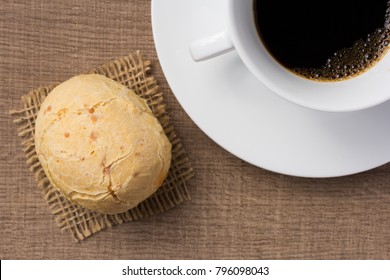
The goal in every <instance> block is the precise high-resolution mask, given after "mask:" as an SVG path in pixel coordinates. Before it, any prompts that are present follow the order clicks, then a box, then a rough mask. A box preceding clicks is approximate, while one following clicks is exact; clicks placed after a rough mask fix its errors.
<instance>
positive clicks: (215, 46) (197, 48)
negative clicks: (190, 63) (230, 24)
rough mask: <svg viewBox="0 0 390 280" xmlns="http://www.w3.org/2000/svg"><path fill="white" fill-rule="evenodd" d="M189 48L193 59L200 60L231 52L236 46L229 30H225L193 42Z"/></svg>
mask: <svg viewBox="0 0 390 280" xmlns="http://www.w3.org/2000/svg"><path fill="white" fill-rule="evenodd" d="M189 49H190V53H191V56H192V59H193V60H194V61H196V62H198V61H204V60H208V59H210V58H213V57H216V56H219V55H221V54H224V53H227V52H230V51H232V50H233V49H234V46H233V42H232V40H231V39H230V36H229V32H228V31H226V30H225V31H223V32H220V33H218V34H214V35H212V36H209V37H206V38H202V39H200V40H196V41H194V42H192V43H191V44H190V47H189Z"/></svg>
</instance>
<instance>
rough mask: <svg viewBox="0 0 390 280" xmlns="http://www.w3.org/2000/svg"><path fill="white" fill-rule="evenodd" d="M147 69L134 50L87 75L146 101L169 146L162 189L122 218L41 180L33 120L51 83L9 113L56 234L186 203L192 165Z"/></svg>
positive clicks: (83, 232)
mask: <svg viewBox="0 0 390 280" xmlns="http://www.w3.org/2000/svg"><path fill="white" fill-rule="evenodd" d="M150 66H151V63H150V61H149V60H145V59H143V58H142V57H141V55H140V52H139V51H137V52H136V53H134V54H133V55H129V56H126V57H123V58H121V59H117V60H115V61H112V62H110V63H108V64H105V65H103V66H100V67H98V68H96V69H94V70H92V71H90V72H89V73H97V74H101V75H105V76H107V77H108V78H111V79H113V80H116V81H118V82H120V83H122V84H124V85H125V86H127V87H129V88H130V89H132V90H133V91H134V92H135V93H136V94H137V95H139V96H141V97H142V98H144V99H146V100H147V102H148V105H149V107H150V109H151V110H152V111H153V113H154V114H155V116H156V117H157V119H158V120H159V121H160V123H161V125H162V127H163V128H164V130H165V133H166V135H167V136H168V139H169V141H170V142H171V144H172V162H171V167H170V170H169V173H168V176H167V178H166V179H165V182H164V184H163V186H162V187H161V188H160V189H159V190H158V191H157V192H156V193H155V194H154V195H152V196H151V197H149V198H148V199H146V200H145V201H143V202H141V203H140V204H139V205H138V206H137V207H135V208H133V209H130V210H129V211H127V212H125V213H122V214H115V215H103V214H99V213H96V212H94V211H90V210H88V209H85V208H84V207H82V206H78V205H75V204H73V203H72V202H70V201H69V200H67V199H66V198H65V197H64V196H63V195H62V194H61V193H60V192H58V191H57V190H56V189H55V188H54V187H53V186H52V185H51V184H50V182H49V180H48V178H47V177H46V175H45V173H44V171H43V169H42V166H41V164H40V162H39V160H38V157H37V154H36V152H35V144H34V131H35V119H36V116H37V114H38V111H39V108H40V106H41V104H42V102H43V100H44V99H45V98H46V96H47V95H48V93H49V92H50V91H51V90H52V89H53V88H54V87H55V86H56V84H54V85H50V86H47V87H40V88H38V89H36V90H33V91H31V92H30V93H28V94H26V95H23V96H22V102H23V109H22V110H17V111H12V112H11V114H12V115H13V116H14V123H15V124H16V125H17V127H18V132H19V136H20V137H21V139H22V145H23V151H24V153H25V154H26V157H27V164H28V166H29V168H30V170H31V172H33V173H34V175H35V178H36V180H37V183H38V186H39V188H41V189H42V192H43V197H44V199H45V200H46V201H47V203H48V204H49V207H50V209H51V211H52V213H53V215H54V216H55V218H56V221H57V223H58V225H59V227H60V228H61V230H67V231H69V232H70V233H71V234H72V236H73V237H74V238H75V239H76V240H77V241H79V240H83V239H84V238H86V237H89V236H91V235H92V234H94V233H96V232H99V231H101V230H103V229H106V228H108V227H112V226H115V225H118V224H122V223H124V222H129V221H134V220H137V219H141V218H145V217H148V216H151V215H154V214H157V213H161V212H163V211H166V210H168V209H170V208H172V207H175V206H176V205H178V204H181V203H182V202H184V201H185V200H188V199H190V195H189V193H188V191H187V181H188V180H189V179H190V178H191V177H192V176H193V170H192V167H191V163H190V162H189V160H188V158H187V155H186V152H185V150H184V149H183V146H182V144H181V142H180V139H179V138H178V137H177V136H176V133H175V131H174V129H173V127H172V125H171V124H170V123H169V117H168V114H167V112H166V111H165V105H164V99H163V95H162V93H161V91H160V90H159V87H158V85H157V82H156V80H155V78H154V77H153V76H152V75H151V74H150Z"/></svg>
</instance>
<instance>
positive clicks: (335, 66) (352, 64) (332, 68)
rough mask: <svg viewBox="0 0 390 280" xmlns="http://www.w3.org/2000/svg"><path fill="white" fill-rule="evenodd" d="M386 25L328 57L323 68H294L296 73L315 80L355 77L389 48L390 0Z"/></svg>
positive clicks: (386, 14)
mask: <svg viewBox="0 0 390 280" xmlns="http://www.w3.org/2000/svg"><path fill="white" fill-rule="evenodd" d="M384 19H385V21H384V25H383V27H380V28H378V29H376V30H375V31H373V32H372V33H370V34H368V35H367V37H366V38H364V39H360V40H358V41H356V42H355V43H354V44H353V45H352V46H351V47H347V48H343V49H341V50H339V51H337V52H335V53H334V54H333V56H331V57H330V58H328V59H327V61H326V62H325V64H324V66H323V67H322V68H292V69H291V70H292V71H293V72H295V73H296V74H298V75H300V76H303V77H306V78H309V79H314V80H320V81H335V80H343V79H346V78H351V77H354V76H356V75H358V74H361V73H362V72H364V71H365V70H367V69H369V68H370V67H371V66H373V65H374V64H375V63H376V62H377V61H379V60H380V58H381V57H382V56H383V55H384V54H385V53H386V52H387V51H388V50H389V44H390V1H388V2H387V9H386V13H385V17H384Z"/></svg>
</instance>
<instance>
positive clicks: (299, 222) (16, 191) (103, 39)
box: [0, 0, 390, 259]
mask: <svg viewBox="0 0 390 280" xmlns="http://www.w3.org/2000/svg"><path fill="white" fill-rule="evenodd" d="M150 5H151V2H150V1H149V0H142V1H138V0H137V1H135V0H131V1H130V0H115V1H111V0H100V1H98V0H96V1H92V0H88V1H82V0H71V1H60V0H53V1H43V0H33V1H31V0H29V1H22V0H18V1H4V0H3V1H1V4H0V98H1V100H0V142H1V143H0V164H1V166H0V182H1V183H0V186H1V189H0V223H1V224H0V236H1V237H0V238H1V242H0V258H1V259H9V258H12V259H58V258H60V259H84V258H86V259H95V258H97V259H170V258H173V259H177V258H178V259H218V258H222V259H243V258H247V259H254V258H256V259H280V258H282V259H292V258H294V259H389V258H390V186H389V184H390V165H389V164H387V165H385V166H382V167H379V168H376V169H374V170H371V171H367V172H364V173H361V174H357V175H352V176H347V177H341V178H331V179H305V178H296V177H289V176H284V175H280V174H276V173H272V172H269V171H266V170H263V169H260V168H257V167H254V166H251V165H250V164H247V163H246V162H244V161H242V160H240V159H238V158H236V157H234V156H233V155H231V154H229V153H228V152H226V151H225V150H223V149H222V148H220V147H219V146H218V145H216V144H215V143H214V142H213V141H211V140H210V139H209V138H208V137H207V136H206V135H205V134H204V133H203V132H202V131H201V130H200V129H199V128H198V127H197V126H196V125H195V124H194V122H193V121H192V120H191V119H190V118H189V117H188V116H187V115H186V113H185V112H184V111H183V109H182V108H181V107H180V105H179V104H178V102H177V101H176V99H175V97H174V95H173V94H172V92H171V90H170V88H169V87H168V84H167V82H166V80H165V78H164V75H163V72H162V70H161V67H160V65H159V62H158V59H157V54H156V50H155V48H154V43H153V37H152V28H151V17H150ZM137 49H140V50H142V52H143V54H144V55H145V56H147V57H148V58H150V59H151V60H152V63H153V73H154V75H155V76H156V78H157V79H158V81H159V83H160V85H161V87H162V89H163V92H164V95H165V99H166V102H167V109H168V111H169V113H170V115H171V119H172V123H173V125H174V126H175V127H176V130H177V132H178V134H179V136H180V137H181V138H182V142H183V144H184V146H185V148H186V150H187V152H188V156H189V158H190V160H191V161H192V163H193V167H194V170H195V173H196V175H195V178H194V179H192V180H191V182H190V184H189V191H190V193H191V196H192V200H191V201H187V202H185V203H184V204H182V205H180V206H179V207H176V208H174V209H171V210H169V211H167V212H165V213H163V214H160V215H157V216H154V217H151V218H147V219H143V220H139V221H136V222H131V223H127V224H123V225H120V226H117V227H115V228H112V229H108V230H105V231H103V232H100V233H98V234H96V235H94V236H92V237H91V238H88V239H87V240H85V241H82V242H80V243H76V242H74V240H73V239H72V237H71V236H70V234H68V233H66V232H60V231H59V229H58V227H57V225H56V223H55V221H54V218H53V216H52V215H51V214H50V212H49V210H48V207H47V205H46V202H44V200H43V199H42V197H41V193H40V191H39V189H38V188H37V187H36V183H35V181H34V178H33V176H32V175H31V173H30V171H29V170H28V168H27V166H26V164H25V158H24V154H23V153H22V151H21V145H20V140H19V138H18V137H17V132H16V129H15V126H14V125H13V123H12V120H11V118H10V117H9V115H8V111H9V110H10V109H15V108H19V107H20V106H21V101H20V96H21V95H22V94H25V93H27V92H28V91H30V90H32V89H34V88H36V87H38V86H42V85H47V84H50V83H53V82H59V81H63V80H65V79H67V78H69V77H71V76H73V75H76V74H78V73H81V72H83V71H86V70H88V69H91V68H94V67H95V66H97V65H101V64H103V63H105V62H108V61H109V60H111V59H114V58H119V57H122V56H125V55H127V54H128V53H130V52H132V51H134V50H137Z"/></svg>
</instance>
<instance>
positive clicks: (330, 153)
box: [152, 0, 390, 177]
mask: <svg viewBox="0 0 390 280" xmlns="http://www.w3.org/2000/svg"><path fill="white" fill-rule="evenodd" d="M226 13H227V7H226V1H225V0H213V1H210V0H153V1H152V24H153V35H154V39H155V44H156V49H157V53H158V57H159V61H160V63H161V66H162V68H163V71H164V74H165V76H166V79H167V80H168V83H169V85H170V87H171V89H172V91H173V93H174V94H175V96H176V98H177V100H178V101H179V102H180V104H181V105H182V106H183V108H184V110H185V111H186V112H187V113H188V115H189V116H190V117H191V118H192V120H194V122H195V123H196V124H197V125H198V126H199V127H200V128H201V129H202V130H203V131H204V132H205V133H206V134H207V135H208V136H209V137H211V138H212V139H213V140H214V141H215V142H216V143H218V144H219V145H220V146H222V147H223V148H225V149H226V150H228V151H229V152H231V153H233V154H234V155H236V156H238V157H240V158H241V159H243V160H245V161H247V162H249V163H252V164H254V165H256V166H259V167H262V168H265V169H268V170H272V171H275V172H279V173H283V174H289V175H295V176H303V177H333V176H342V175H348V174H353V173H357V172H361V171H365V170H368V169H371V168H374V167H377V166H379V165H382V164H384V163H387V162H388V161H389V160H390V121H389V120H390V103H389V102H385V103H383V104H381V105H378V106H376V107H373V108H370V109H366V110H361V111H355V112H348V113H329V112H322V111H317V110H311V109H306V108H302V107H301V106H297V105H295V104H293V103H291V102H288V101H286V100H284V99H282V98H280V97H279V96H278V95H276V94H273V93H272V92H271V90H270V89H269V88H268V87H266V86H264V85H263V84H262V83H261V82H260V81H259V80H258V79H257V78H255V77H254V76H253V75H252V74H251V72H249V71H248V69H247V67H246V66H245V65H244V64H243V63H242V60H241V59H240V58H239V56H238V55H237V53H236V52H235V51H233V52H230V53H228V54H225V55H223V56H219V57H216V58H214V59H212V60H208V61H204V62H202V63H196V62H194V61H193V60H192V58H191V55H190V53H189V50H188V46H189V44H190V43H191V42H193V41H195V40H196V39H199V38H203V37H207V36H209V35H210V36H211V35H212V34H216V33H218V32H220V31H223V30H224V28H225V21H224V20H223V15H225V14H226ZM200 148H201V147H200ZM221 164H222V165H223V163H221Z"/></svg>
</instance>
